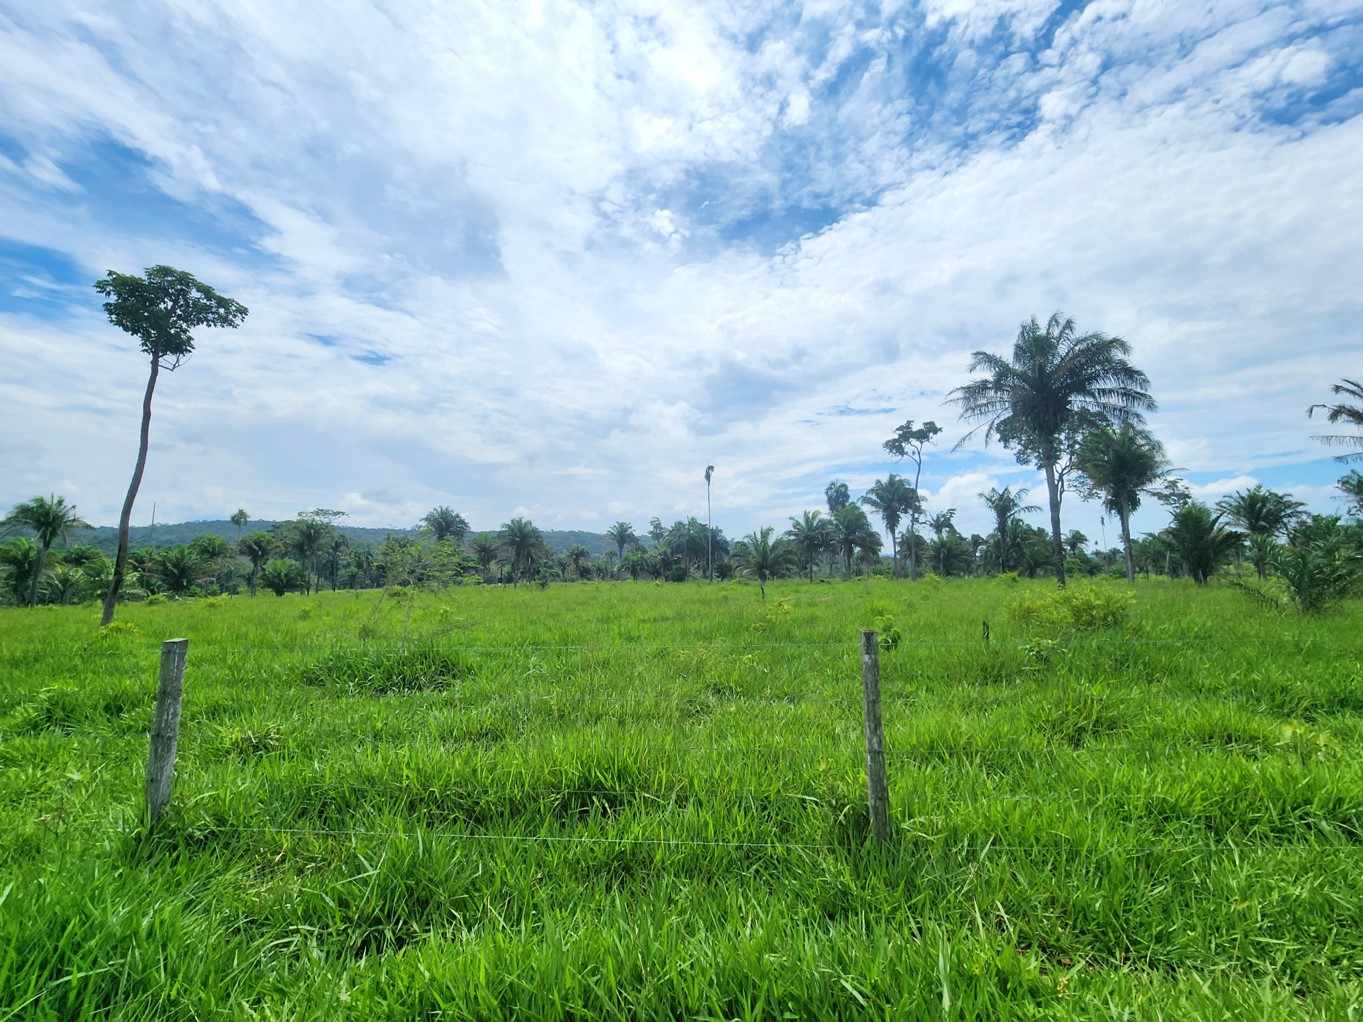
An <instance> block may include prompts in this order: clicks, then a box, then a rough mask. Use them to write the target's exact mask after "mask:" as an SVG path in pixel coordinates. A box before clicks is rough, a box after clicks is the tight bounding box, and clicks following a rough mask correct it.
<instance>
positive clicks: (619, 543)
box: [606, 522, 639, 561]
mask: <svg viewBox="0 0 1363 1022" xmlns="http://www.w3.org/2000/svg"><path fill="white" fill-rule="evenodd" d="M606 536H607V537H608V538H610V539H611V540H613V541H614V543H615V552H616V554H617V555H618V556H619V558H620V560H621V561H624V559H625V547H627V546H636V545H637V544H638V542H639V537H638V536H636V535H635V534H634V526H633V525H630V524H629V522H616V523H615V524H614V525H612V526H611V527H610V528H609V529H607V530H606Z"/></svg>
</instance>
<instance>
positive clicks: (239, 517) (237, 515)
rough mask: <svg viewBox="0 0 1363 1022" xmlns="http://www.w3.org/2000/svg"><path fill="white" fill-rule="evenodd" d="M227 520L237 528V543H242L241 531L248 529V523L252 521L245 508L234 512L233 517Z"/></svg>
mask: <svg viewBox="0 0 1363 1022" xmlns="http://www.w3.org/2000/svg"><path fill="white" fill-rule="evenodd" d="M227 520H228V521H229V522H231V523H232V524H233V525H235V526H236V527H237V542H241V530H242V529H244V528H246V523H247V522H249V521H250V520H251V516H250V515H248V514H247V513H246V509H245V508H244V507H239V508H237V509H236V510H235V511H233V512H232V517H231V518H229V519H227Z"/></svg>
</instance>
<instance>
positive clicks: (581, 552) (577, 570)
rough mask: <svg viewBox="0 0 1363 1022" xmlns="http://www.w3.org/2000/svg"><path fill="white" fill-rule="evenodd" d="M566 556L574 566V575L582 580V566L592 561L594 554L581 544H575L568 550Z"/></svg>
mask: <svg viewBox="0 0 1363 1022" xmlns="http://www.w3.org/2000/svg"><path fill="white" fill-rule="evenodd" d="M565 556H566V557H567V559H568V563H569V564H571V565H572V566H573V574H574V575H576V576H577V577H578V578H579V579H580V578H582V566H583V565H584V564H586V563H587V562H588V561H590V560H591V559H592V552H591V551H590V550H588V549H587V548H586V547H585V546H583V545H582V544H581V543H574V544H573V545H572V546H570V547H569V548H568V552H567V554H566V555H565Z"/></svg>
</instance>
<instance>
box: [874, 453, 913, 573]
mask: <svg viewBox="0 0 1363 1022" xmlns="http://www.w3.org/2000/svg"><path fill="white" fill-rule="evenodd" d="M861 503H863V504H865V505H866V506H867V507H869V508H871V509H872V510H873V511H875V513H876V514H878V515H880V520H881V521H882V522H884V523H885V531H886V532H888V533H889V534H890V563H891V564H892V565H893V569H892V572H891V574H893V575H894V576H895V577H896V578H897V577H898V576H899V541H898V538H897V533H898V531H899V522H900V519H902V518H903V517H904V516H905V515H906V514H909V513H910V512H911V511H913V510H914V509H917V510H919V511H921V510H922V507H923V504H922V501H920V500H919V498H918V494H917V493H916V492H915V491H914V488H913V487H912V486H910V485H909V484H908V481H907V480H905V479H903V478H901V477H899V476H897V475H895V474H894V473H893V472H891V473H890V475H889V477H888V478H885V479H877V480H876V481H875V482H874V483H872V484H871V488H870V489H869V490H867V491H866V494H865V495H864V496H863V497H862V498H861Z"/></svg>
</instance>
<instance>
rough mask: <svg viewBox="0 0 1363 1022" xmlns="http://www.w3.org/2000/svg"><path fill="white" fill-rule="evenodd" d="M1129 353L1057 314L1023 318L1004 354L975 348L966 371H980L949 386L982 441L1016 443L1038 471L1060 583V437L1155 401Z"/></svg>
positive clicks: (1136, 413) (1115, 340)
mask: <svg viewBox="0 0 1363 1022" xmlns="http://www.w3.org/2000/svg"><path fill="white" fill-rule="evenodd" d="M1130 354H1131V346H1130V345H1129V344H1127V343H1126V341H1124V340H1122V339H1121V338H1120V337H1108V336H1107V335H1106V334H1101V333H1090V334H1080V333H1079V332H1078V331H1077V330H1076V329H1075V325H1074V320H1072V319H1062V318H1061V317H1060V314H1059V313H1056V314H1055V315H1053V316H1051V318H1050V319H1049V320H1047V321H1046V326H1045V327H1044V328H1043V327H1042V326H1041V324H1039V323H1038V322H1037V321H1036V319H1035V318H1032V319H1030V320H1028V321H1027V322H1026V323H1023V324H1022V327H1021V328H1020V329H1019V330H1018V336H1017V340H1016V341H1014V342H1013V354H1012V357H1011V358H1005V357H1003V356H1001V355H995V354H992V353H991V352H988V351H977V352H975V353H974V355H973V356H972V358H971V362H970V370H969V371H970V372H971V373H984V375H983V376H982V377H980V378H979V379H975V380H971V381H970V382H969V383H967V384H965V385H964V386H961V387H957V388H956V389H955V390H954V391H952V396H953V400H954V401H955V403H956V404H957V405H958V406H959V407H960V409H961V418H962V419H964V420H966V421H967V422H975V423H978V424H979V425H978V426H976V429H979V428H983V429H984V431H985V433H984V436H985V442H986V443H988V442H989V440H990V439H992V438H993V437H996V436H997V437H998V439H999V440H1000V441H1001V442H1002V443H1003V445H1004V446H1005V447H1014V448H1016V452H1017V455H1018V458H1019V459H1020V460H1024V459H1025V460H1026V461H1028V462H1030V463H1032V464H1035V465H1036V466H1037V468H1039V469H1041V470H1042V472H1044V473H1045V475H1046V494H1047V497H1048V499H1049V502H1050V510H1051V546H1052V549H1053V553H1054V557H1055V573H1056V581H1057V582H1059V583H1060V584H1061V585H1064V584H1065V548H1064V541H1063V538H1062V534H1061V531H1060V498H1061V493H1062V489H1061V487H1062V484H1063V477H1062V474H1061V470H1060V458H1061V455H1062V453H1064V451H1063V447H1064V446H1065V442H1066V439H1067V438H1071V437H1073V436H1074V435H1075V433H1076V432H1077V430H1078V429H1079V428H1080V427H1081V426H1082V425H1084V424H1085V423H1086V422H1092V421H1095V420H1096V421H1099V422H1107V423H1112V424H1120V423H1123V422H1138V421H1140V419H1141V413H1142V412H1146V411H1153V410H1154V408H1155V399H1154V398H1152V397H1151V396H1150V393H1149V386H1150V379H1149V377H1147V376H1146V375H1145V373H1143V372H1141V371H1140V370H1139V369H1137V368H1136V367H1135V366H1133V365H1132V364H1131V363H1130V362H1129V361H1128V360H1127V356H1128V355H1130ZM974 432H975V430H971V433H974ZM969 436H970V434H967V435H966V438H968V437H969ZM962 442H964V439H963V440H962Z"/></svg>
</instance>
